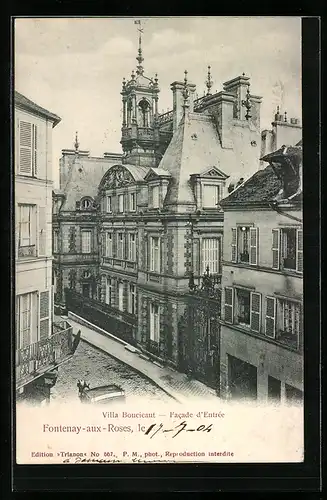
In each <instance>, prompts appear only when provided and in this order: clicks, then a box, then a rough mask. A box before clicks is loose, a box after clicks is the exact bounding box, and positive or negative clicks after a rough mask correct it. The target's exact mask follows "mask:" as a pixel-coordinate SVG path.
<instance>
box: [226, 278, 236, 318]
mask: <svg viewBox="0 0 327 500" xmlns="http://www.w3.org/2000/svg"><path fill="white" fill-rule="evenodd" d="M233 318H234V289H233V288H232V287H227V286H226V287H225V321H226V323H233Z"/></svg>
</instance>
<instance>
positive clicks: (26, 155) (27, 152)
mask: <svg viewBox="0 0 327 500" xmlns="http://www.w3.org/2000/svg"><path fill="white" fill-rule="evenodd" d="M32 154H33V151H32V124H31V123H29V122H24V121H20V122H19V173H20V174H22V175H32Z"/></svg>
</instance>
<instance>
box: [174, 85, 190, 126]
mask: <svg viewBox="0 0 327 500" xmlns="http://www.w3.org/2000/svg"><path fill="white" fill-rule="evenodd" d="M170 88H171V90H172V91H173V132H175V131H176V130H177V127H178V125H179V123H180V121H181V119H182V118H183V113H184V110H183V105H184V97H183V90H184V82H173V83H172V84H171V85H170ZM187 88H188V90H189V92H190V97H189V112H190V113H192V112H193V110H194V94H195V90H196V86H195V85H194V83H188V84H187Z"/></svg>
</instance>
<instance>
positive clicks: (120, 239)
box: [117, 233, 124, 260]
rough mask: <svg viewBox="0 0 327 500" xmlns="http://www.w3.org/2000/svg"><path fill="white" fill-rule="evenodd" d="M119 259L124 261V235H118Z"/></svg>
mask: <svg viewBox="0 0 327 500" xmlns="http://www.w3.org/2000/svg"><path fill="white" fill-rule="evenodd" d="M117 237H118V244H117V258H118V259H121V260H123V259H124V233H118V235H117Z"/></svg>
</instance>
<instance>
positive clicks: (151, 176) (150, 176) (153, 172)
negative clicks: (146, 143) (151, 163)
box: [144, 168, 171, 181]
mask: <svg viewBox="0 0 327 500" xmlns="http://www.w3.org/2000/svg"><path fill="white" fill-rule="evenodd" d="M161 177H171V174H170V172H168V170H167V172H163V171H162V170H160V171H159V170H157V169H153V168H151V169H150V170H149V172H148V173H147V174H146V176H145V177H144V180H145V181H152V180H158V179H160V178H161Z"/></svg>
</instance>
